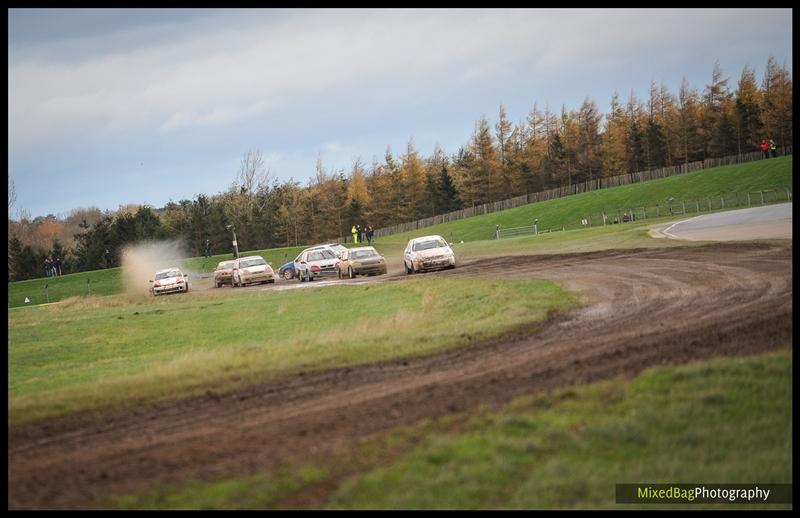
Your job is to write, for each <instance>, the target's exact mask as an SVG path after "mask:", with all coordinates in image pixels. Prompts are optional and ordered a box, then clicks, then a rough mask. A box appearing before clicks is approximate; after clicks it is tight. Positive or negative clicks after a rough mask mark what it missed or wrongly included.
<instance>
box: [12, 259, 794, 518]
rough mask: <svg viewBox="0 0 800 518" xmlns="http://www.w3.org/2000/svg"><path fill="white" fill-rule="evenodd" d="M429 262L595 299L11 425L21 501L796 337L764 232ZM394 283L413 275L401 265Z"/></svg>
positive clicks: (265, 463) (274, 463) (92, 502)
mask: <svg viewBox="0 0 800 518" xmlns="http://www.w3.org/2000/svg"><path fill="white" fill-rule="evenodd" d="M428 275H442V276H466V277H468V276H496V277H506V278H519V279H526V278H537V279H552V280H555V281H558V282H561V283H563V284H564V285H565V286H566V287H567V288H569V289H572V290H576V291H580V292H582V293H584V294H585V295H586V296H587V299H588V305H587V306H585V307H584V308H582V309H580V310H576V311H573V312H571V313H568V314H564V315H557V316H554V317H553V318H551V319H550V321H549V322H547V323H546V324H544V325H539V326H531V327H528V328H524V329H519V330H517V331H516V332H515V333H513V334H512V335H511V336H507V337H504V338H502V339H496V340H492V341H488V342H484V343H480V344H474V345H472V346H470V347H465V348H462V349H459V350H455V351H451V352H449V353H445V354H440V355H436V356H432V357H428V358H424V359H416V360H406V361H403V360H398V361H391V362H387V363H383V364H379V365H370V366H365V367H358V368H349V369H339V370H333V371H327V372H322V373H313V374H304V375H298V376H295V377H293V378H291V379H288V380H286V381H283V382H280V383H272V384H267V385H262V386H255V387H250V388H249V389H247V390H243V391H238V392H236V393H235V394H225V395H223V394H214V393H211V392H209V393H207V394H206V395H205V396H202V397H195V398H191V399H188V400H183V401H179V402H172V403H165V404H159V405H153V406H150V407H142V408H137V409H134V410H129V411H127V412H121V411H117V412H111V413H105V414H102V415H80V416H72V417H68V418H64V419H59V420H54V421H50V422H47V423H39V424H33V425H28V426H23V427H16V428H10V429H9V445H8V463H9V464H8V498H9V507H10V508H74V507H79V508H85V507H92V506H96V505H97V502H99V501H100V499H102V498H103V497H105V496H107V495H109V494H112V493H125V492H134V491H137V490H142V489H143V488H146V487H148V486H150V485H151V484H152V483H155V482H168V483H180V482H181V481H186V480H194V479H214V478H216V477H221V476H225V475H234V474H238V475H242V474H247V473H251V472H257V471H263V470H268V469H274V468H276V467H279V466H281V465H284V464H285V463H291V462H293V461H295V460H297V459H308V458H309V457H313V458H315V459H323V458H325V455H326V453H328V452H330V451H332V450H333V449H334V448H336V447H337V446H341V445H356V444H358V441H359V439H363V438H364V437H367V436H369V435H371V434H375V433H379V432H384V431H387V430H390V429H392V428H394V427H396V426H400V425H404V424H410V423H413V422H416V421H418V420H420V419H422V418H428V417H438V416H442V415H445V414H450V413H453V412H459V411H463V410H468V409H473V408H476V407H477V406H479V405H482V404H489V405H495V404H501V403H504V402H507V401H509V400H510V399H511V398H513V397H515V396H519V395H522V394H531V393H535V392H538V391H543V390H548V389H552V388H555V387H563V386H568V385H572V384H575V383H585V382H591V381H595V380H600V379H607V378H612V377H617V376H628V377H629V376H633V375H635V374H636V373H638V372H640V371H641V370H642V369H644V368H646V367H649V366H652V365H658V364H674V363H682V362H687V361H691V360H695V359H701V358H707V357H711V356H720V355H739V354H752V353H757V352H762V351H768V350H772V349H776V348H781V347H788V346H790V344H791V336H792V251H791V249H790V248H788V247H782V246H775V245H769V244H716V245H708V246H700V247H691V248H671V249H663V250H632V251H631V250H626V251H606V252H594V253H587V254H566V255H547V256H539V257H527V256H522V257H520V256H515V257H510V258H497V259H489V260H480V261H471V262H467V263H464V264H463V265H462V266H461V267H459V268H458V269H456V270H451V271H445V272H440V273H436V274H428ZM391 282H402V277H401V278H397V279H396V280H392V281H391ZM300 500H301V503H302V499H300Z"/></svg>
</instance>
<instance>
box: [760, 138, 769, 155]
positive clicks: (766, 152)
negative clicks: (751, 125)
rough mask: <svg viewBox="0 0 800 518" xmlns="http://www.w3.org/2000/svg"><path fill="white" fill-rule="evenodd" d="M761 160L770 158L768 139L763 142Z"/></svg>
mask: <svg viewBox="0 0 800 518" xmlns="http://www.w3.org/2000/svg"><path fill="white" fill-rule="evenodd" d="M761 158H769V143H768V142H767V139H764V140H762V141H761Z"/></svg>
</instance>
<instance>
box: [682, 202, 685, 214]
mask: <svg viewBox="0 0 800 518" xmlns="http://www.w3.org/2000/svg"><path fill="white" fill-rule="evenodd" d="M681 206H682V207H683V213H684V214H686V200H681Z"/></svg>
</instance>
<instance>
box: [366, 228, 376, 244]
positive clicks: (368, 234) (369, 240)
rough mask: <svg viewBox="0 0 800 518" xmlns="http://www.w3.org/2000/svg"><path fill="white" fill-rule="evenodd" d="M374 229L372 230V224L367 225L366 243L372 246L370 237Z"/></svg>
mask: <svg viewBox="0 0 800 518" xmlns="http://www.w3.org/2000/svg"><path fill="white" fill-rule="evenodd" d="M374 233H375V231H374V230H372V225H367V243H369V244H370V246H372V238H373V236H374Z"/></svg>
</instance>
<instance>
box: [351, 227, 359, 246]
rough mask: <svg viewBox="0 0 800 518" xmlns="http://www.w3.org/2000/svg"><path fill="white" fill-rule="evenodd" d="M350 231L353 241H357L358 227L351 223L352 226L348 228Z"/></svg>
mask: <svg viewBox="0 0 800 518" xmlns="http://www.w3.org/2000/svg"><path fill="white" fill-rule="evenodd" d="M350 233H351V234H353V243H358V228H356V225H353V228H351V229H350Z"/></svg>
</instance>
